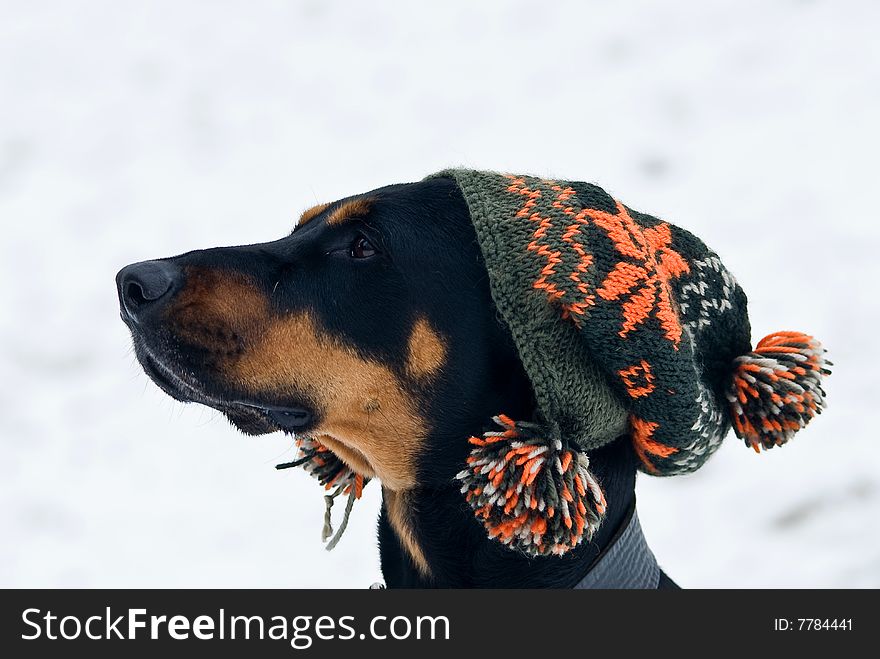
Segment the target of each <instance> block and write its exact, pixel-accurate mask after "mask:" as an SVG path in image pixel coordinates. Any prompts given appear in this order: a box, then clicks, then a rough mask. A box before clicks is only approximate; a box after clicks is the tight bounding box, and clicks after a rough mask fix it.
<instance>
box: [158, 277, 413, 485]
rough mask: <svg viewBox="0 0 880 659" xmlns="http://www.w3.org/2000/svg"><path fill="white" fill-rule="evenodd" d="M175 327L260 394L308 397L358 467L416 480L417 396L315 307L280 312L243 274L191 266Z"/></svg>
mask: <svg viewBox="0 0 880 659" xmlns="http://www.w3.org/2000/svg"><path fill="white" fill-rule="evenodd" d="M169 320H170V321H171V325H172V327H173V328H174V331H175V332H177V333H178V335H179V336H180V337H181V338H183V339H184V340H187V341H192V342H193V343H195V344H196V345H200V346H204V347H206V348H208V349H209V350H210V351H211V367H212V368H214V369H215V370H216V371H217V372H218V373H219V374H220V375H221V376H222V377H225V378H227V379H229V380H230V381H231V382H232V383H234V384H235V385H236V386H235V388H236V389H239V390H242V391H243V392H246V393H247V394H248V395H249V396H252V397H253V398H255V399H257V400H259V398H260V397H261V396H263V397H269V398H270V399H272V400H278V399H282V400H283V399H284V397H285V396H291V397H305V398H307V399H308V400H309V401H310V402H311V403H313V404H314V405H315V406H316V407H317V408H318V409H317V411H318V413H319V415H320V419H321V421H320V423H319V425H318V427H317V428H315V430H314V433H315V435H320V436H322V437H321V441H322V442H324V443H325V444H326V445H327V447H328V448H329V449H330V450H332V451H333V452H335V453H336V454H337V455H338V456H339V457H340V458H341V459H342V460H343V461H345V462H346V464H348V465H349V466H350V467H352V468H353V469H354V470H355V471H357V472H359V473H361V474H363V475H364V476H369V477H371V478H372V477H378V478H379V480H381V481H382V483H383V485H384V486H385V487H387V488H389V489H391V490H401V489H406V488H410V487H412V486H413V485H415V480H416V474H415V472H416V460H417V457H418V453H419V451H420V450H421V447H422V442H423V440H424V438H425V436H426V430H425V422H424V419H423V418H422V417H421V416H420V415H419V413H418V408H417V403H416V401H414V400H413V399H412V396H411V395H410V394H409V393H408V392H407V391H406V389H405V387H404V385H403V383H402V382H401V381H400V378H399V377H398V375H397V374H396V373H394V372H393V371H392V370H391V369H390V368H389V367H388V366H386V365H384V364H381V363H378V362H375V361H372V360H369V359H366V358H364V357H362V356H360V355H359V354H358V353H357V351H356V350H355V349H354V348H353V347H352V346H349V345H345V344H344V343H343V342H342V341H340V340H339V339H336V338H334V337H332V336H330V335H328V334H327V333H326V332H325V331H324V330H323V329H322V328H321V327H320V326H319V324H318V323H317V321H315V319H314V318H313V317H312V315H311V314H310V313H307V312H300V313H296V314H292V315H285V316H282V315H279V314H277V313H275V312H274V311H273V310H272V309H271V308H270V306H269V303H268V300H267V299H266V296H265V295H264V294H263V293H262V292H260V291H259V290H258V289H257V288H256V286H255V285H253V283H252V282H250V281H249V280H248V279H247V278H246V277H244V276H242V275H240V274H236V273H231V272H226V271H220V270H208V269H201V268H190V269H188V270H187V284H186V288H185V290H183V291H182V292H181V293H180V295H179V297H178V299H177V301H176V302H175V304H174V305H172V308H171V309H170V310H169Z"/></svg>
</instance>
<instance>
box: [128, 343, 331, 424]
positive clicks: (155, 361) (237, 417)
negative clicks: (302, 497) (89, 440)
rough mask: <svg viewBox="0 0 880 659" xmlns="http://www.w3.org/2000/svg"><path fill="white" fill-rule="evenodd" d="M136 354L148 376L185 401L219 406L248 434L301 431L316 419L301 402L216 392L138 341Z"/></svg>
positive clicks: (167, 392) (162, 387) (216, 407)
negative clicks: (263, 399)
mask: <svg viewBox="0 0 880 659" xmlns="http://www.w3.org/2000/svg"><path fill="white" fill-rule="evenodd" d="M135 354H136V356H137V359H138V361H139V362H140V365H141V367H142V368H143V369H144V372H145V373H146V374H147V376H148V377H149V378H150V379H151V380H152V381H153V382H154V383H155V384H156V385H157V386H158V387H159V388H160V389H162V391H164V392H165V393H166V394H168V395H169V396H171V397H172V398H174V399H175V400H177V401H180V402H182V403H198V404H200V405H205V406H207V407H211V408H213V409H216V410H218V411H220V412H222V413H224V414H225V415H226V416H227V417H228V418H229V420H230V421H231V422H232V424H233V425H234V426H236V427H237V428H238V429H239V430H241V431H242V432H244V433H246V434H248V435H264V434H268V433H272V432H277V431H282V432H285V433H298V432H302V431H303V430H304V429H306V428H307V427H308V426H310V425H311V424H312V422H313V421H314V416H315V415H314V413H313V412H312V410H311V409H309V408H308V407H305V406H303V405H301V404H299V403H290V404H288V403H285V404H277V403H275V402H271V403H270V402H265V401H260V400H253V399H250V398H244V397H242V398H239V397H233V398H228V399H227V398H225V397H219V396H214V395H212V394H211V393H209V392H208V391H207V388H206V387H205V386H204V385H202V384H201V383H199V382H198V381H197V379H196V378H195V377H193V376H191V375H188V374H186V373H184V372H181V371H182V369H178V368H175V367H173V366H172V365H170V364H169V363H168V362H167V361H166V360H163V359H160V358H159V357H157V356H156V355H155V354H154V353H153V352H152V351H150V350H149V349H148V348H146V347H145V346H144V345H142V344H140V343H139V342H135Z"/></svg>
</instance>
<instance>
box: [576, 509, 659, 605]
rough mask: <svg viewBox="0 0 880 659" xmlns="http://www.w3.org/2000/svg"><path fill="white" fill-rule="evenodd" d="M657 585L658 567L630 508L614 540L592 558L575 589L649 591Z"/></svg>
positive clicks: (636, 517)
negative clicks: (636, 589) (589, 566)
mask: <svg viewBox="0 0 880 659" xmlns="http://www.w3.org/2000/svg"><path fill="white" fill-rule="evenodd" d="M659 583H660V566H659V565H657V559H655V558H654V554H653V553H651V550H650V549H649V548H648V543H647V542H645V536H644V535H643V534H642V527H641V526H640V525H639V516H638V515H637V514H636V511H635V508H633V511H632V515H631V516H630V518H629V522H627V523H626V525H625V526H624V528H623V531H621V533H620V534H619V535H618V537H617V540H615V541H614V542H612V543H611V545H610V546H609V547H608V548H607V549H606V550H605V551H604V552H603V553H602V554H601V555H600V556H599V557H598V558H597V559H596V561H595V562H594V563H593V565H592V567H591V568H590V571H589V572H587V575H586V576H585V577H584V578H583V579H581V580H580V581H579V582H578V584H577V585H576V586H575V589H581V588H620V589H623V588H639V589H645V590H653V589H656V588H657V585H658V584H659Z"/></svg>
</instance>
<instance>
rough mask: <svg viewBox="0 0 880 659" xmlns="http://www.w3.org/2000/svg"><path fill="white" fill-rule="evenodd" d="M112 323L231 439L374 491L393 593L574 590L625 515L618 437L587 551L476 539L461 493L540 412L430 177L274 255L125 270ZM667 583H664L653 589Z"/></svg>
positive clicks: (312, 213)
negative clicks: (312, 440) (306, 455)
mask: <svg viewBox="0 0 880 659" xmlns="http://www.w3.org/2000/svg"><path fill="white" fill-rule="evenodd" d="M116 279H117V288H118V294H119V300H120V305H121V315H122V319H123V320H124V322H125V323H126V325H127V326H128V327H129V329H130V330H131V334H132V337H133V340H134V348H135V353H136V355H137V358H138V360H139V361H140V363H141V365H142V366H143V368H144V370H145V371H146V373H147V374H148V375H149V377H150V378H151V379H152V380H153V381H154V382H155V383H156V384H157V385H158V386H159V387H161V388H162V389H163V390H164V391H165V392H166V393H168V394H169V395H170V396H172V397H173V398H175V399H177V400H179V401H184V402H196V403H201V404H203V405H208V406H210V407H212V408H215V409H217V410H220V411H221V412H223V413H224V414H225V415H226V416H227V417H228V418H229V420H230V421H231V422H232V424H233V425H235V426H236V427H237V428H238V429H239V430H241V431H242V432H244V433H246V434H249V435H260V434H264V433H271V432H276V431H284V432H287V433H293V434H296V435H298V436H300V435H302V436H310V437H316V438H319V439H320V442H321V443H322V444H323V445H324V446H326V447H327V448H328V449H330V450H331V451H333V453H335V454H336V455H337V456H338V457H339V458H341V460H342V461H344V463H345V464H346V465H348V466H349V467H350V468H351V469H353V470H354V471H355V472H356V473H358V474H361V475H362V476H363V477H367V478H375V479H378V480H379V481H380V482H381V487H382V494H383V497H382V498H383V502H382V510H381V514H380V517H379V529H378V536H379V543H380V555H381V565H382V572H383V576H384V578H385V581H386V583H387V585H388V586H389V587H394V588H399V587H509V586H516V587H553V588H570V587H573V586H575V585H576V584H578V583H579V582H580V581H581V579H582V578H583V577H584V575H585V574H587V573H588V572H589V571H590V569H591V566H593V565H594V564H595V563H596V561H597V558H599V557H600V555H602V554H603V552H604V551H605V550H606V549H607V548H608V547H609V546H611V545H612V544H613V541H614V539H615V538H616V536H617V535H619V533H620V530H621V528H622V527H623V526H624V525H625V524H626V522H627V519H628V518H629V516H631V515H632V510H633V507H634V499H635V495H634V487H635V478H636V469H637V458H636V456H635V454H634V451H633V449H632V447H631V443H630V440H629V438H628V437H627V436H621V437H619V438H618V439H617V440H616V441H614V442H612V443H610V444H608V445H606V446H604V447H602V448H601V449H598V450H595V451H593V452H591V453H590V455H589V458H590V464H591V465H592V468H593V471H594V473H595V475H596V477H597V478H598V479H599V481H600V482H601V483H602V486H603V488H604V490H605V492H606V495H607V500H608V502H609V507H608V510H607V514H606V518H605V521H604V523H603V524H602V526H601V527H600V528H599V530H598V532H597V533H596V534H595V536H594V537H593V538H592V540H591V541H589V542H582V543H581V544H580V545H579V546H578V547H576V548H575V549H573V550H571V551H570V552H568V553H567V554H565V555H563V556H550V557H538V558H534V557H528V556H526V555H523V554H520V553H519V552H516V551H512V550H510V549H508V548H506V547H505V546H503V545H502V544H500V543H499V542H497V541H495V540H493V539H490V538H488V537H487V534H486V531H485V529H484V527H483V526H482V524H481V523H480V522H479V521H478V520H477V519H476V518H475V517H474V514H473V512H472V511H471V510H470V509H469V508H468V507H467V505H465V503H464V500H463V498H462V495H461V493H460V490H459V488H460V485H459V483H457V482H456V481H455V480H454V477H455V474H456V473H457V472H458V471H459V470H460V469H461V468H462V466H463V465H464V463H465V460H466V457H467V454H468V449H469V445H468V441H467V439H468V438H469V437H471V436H472V435H480V433H481V432H482V431H483V429H484V428H485V426H486V424H487V421H488V420H489V419H490V418H491V417H492V416H493V415H495V414H497V413H498V412H499V411H504V412H505V413H506V414H508V415H510V416H512V417H513V418H530V417H531V416H532V413H533V411H534V408H535V400H534V397H533V394H532V390H531V387H530V384H529V380H528V378H527V376H526V374H525V373H524V371H523V368H522V365H521V363H520V360H519V358H518V356H517V352H516V349H515V347H514V345H513V341H512V339H511V336H510V335H509V332H508V330H507V329H506V328H505V326H504V324H503V322H502V321H500V320H499V318H498V315H497V312H496V310H495V308H494V306H493V302H492V298H491V294H490V290H489V282H488V276H487V271H486V269H485V266H484V262H483V259H482V256H481V253H480V248H479V245H478V243H477V239H476V236H475V234H474V228H473V225H472V223H471V221H470V217H469V214H468V209H467V206H466V204H465V201H464V199H463V197H462V195H461V193H460V191H459V189H458V188H457V186H456V185H455V184H454V183H453V182H452V181H451V180H449V179H442V178H438V179H430V180H426V181H423V182H419V183H408V184H400V185H392V186H388V187H383V188H380V189H377V190H374V191H372V192H369V193H366V194H362V195H357V196H353V197H348V198H346V199H342V200H340V201H337V202H334V203H331V204H322V205H319V206H316V207H314V208H311V209H309V210H307V211H306V212H305V213H303V215H302V217H301V218H300V221H299V223H298V225H297V226H296V228H295V229H294V230H293V232H292V233H290V235H288V236H286V237H284V238H281V239H280V240H276V241H273V242H268V243H263V244H255V245H246V246H241V247H224V248H214V249H205V250H199V251H193V252H189V253H186V254H182V255H180V256H176V257H172V258H166V259H161V260H153V261H145V262H141V263H135V264H132V265H129V266H127V267H125V268H123V269H122V270H121V271H120V272H119V274H118V275H117V278H116ZM659 585H660V586H661V587H663V586H673V587H674V584H673V583H672V582H671V581H670V580H669V579H668V577H666V576H665V575H663V574H662V573H661V578H660V584H659Z"/></svg>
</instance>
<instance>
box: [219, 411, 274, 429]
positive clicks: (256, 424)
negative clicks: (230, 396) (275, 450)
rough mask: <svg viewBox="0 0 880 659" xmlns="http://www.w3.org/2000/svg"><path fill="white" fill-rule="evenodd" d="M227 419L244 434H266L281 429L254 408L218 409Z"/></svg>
mask: <svg viewBox="0 0 880 659" xmlns="http://www.w3.org/2000/svg"><path fill="white" fill-rule="evenodd" d="M220 411H221V412H223V414H225V415H226V418H227V419H229V422H230V423H231V424H232V425H233V426H234V427H235V428H237V429H238V430H240V431H241V432H243V433H244V434H245V435H254V436H255V435H268V434H270V433H273V432H278V431H279V430H281V429H280V428H278V426H276V425H275V424H274V423H271V422H270V421H269V420H268V419H267V418H266V417H265V416H263V415H261V414H260V413H259V412H256V411H255V410H251V409H248V408H246V407H243V408H240V409H239V408H228V409H222V410H220Z"/></svg>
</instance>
